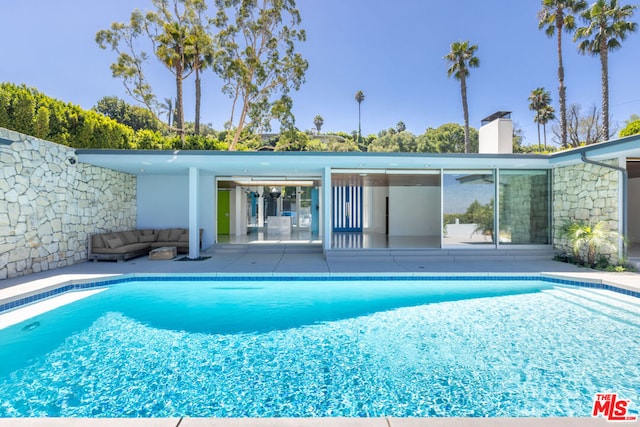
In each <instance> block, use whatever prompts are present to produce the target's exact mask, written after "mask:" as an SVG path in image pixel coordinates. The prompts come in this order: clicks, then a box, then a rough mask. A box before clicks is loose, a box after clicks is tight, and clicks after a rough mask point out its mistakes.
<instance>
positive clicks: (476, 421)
mask: <svg viewBox="0 0 640 427" xmlns="http://www.w3.org/2000/svg"><path fill="white" fill-rule="evenodd" d="M88 424H91V425H92V427H110V426H114V425H117V426H125V427H466V426H471V427H510V426H515V427H534V426H539V425H544V426H548V427H578V426H586V427H590V426H604V425H611V423H610V422H608V421H607V420H606V419H604V418H575V417H566V418H563V417H549V418H509V417H504V418H462V417H451V418H394V417H378V418H345V417H336V418H328V417H327V418H188V417H181V418H0V427H5V426H6V427H9V426H11V427H84V426H86V425H88Z"/></svg>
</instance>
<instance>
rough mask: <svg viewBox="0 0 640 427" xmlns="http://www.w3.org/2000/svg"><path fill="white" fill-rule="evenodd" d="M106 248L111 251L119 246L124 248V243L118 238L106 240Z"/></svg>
mask: <svg viewBox="0 0 640 427" xmlns="http://www.w3.org/2000/svg"><path fill="white" fill-rule="evenodd" d="M107 246H109V247H110V248H111V249H115V248H119V247H120V246H124V242H123V241H122V240H121V239H120V238H119V237H114V238H113V239H109V240H107Z"/></svg>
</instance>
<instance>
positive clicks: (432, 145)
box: [416, 123, 478, 153]
mask: <svg viewBox="0 0 640 427" xmlns="http://www.w3.org/2000/svg"><path fill="white" fill-rule="evenodd" d="M416 144H417V151H419V152H433V153H464V152H465V146H466V143H465V128H464V127H463V126H461V125H459V124H458V123H446V124H444V125H441V126H438V127H437V128H428V129H427V130H426V131H425V133H424V134H423V135H420V136H418V138H417V141H416ZM469 146H470V148H471V151H472V152H474V151H475V152H477V151H478V131H477V130H476V129H475V128H469Z"/></svg>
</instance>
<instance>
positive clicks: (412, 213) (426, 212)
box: [383, 187, 441, 236]
mask: <svg viewBox="0 0 640 427" xmlns="http://www.w3.org/2000/svg"><path fill="white" fill-rule="evenodd" d="M383 212H384V210H383ZM440 230H441V226H440V187H389V235H390V236H439V235H440Z"/></svg>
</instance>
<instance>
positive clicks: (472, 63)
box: [444, 41, 480, 153]
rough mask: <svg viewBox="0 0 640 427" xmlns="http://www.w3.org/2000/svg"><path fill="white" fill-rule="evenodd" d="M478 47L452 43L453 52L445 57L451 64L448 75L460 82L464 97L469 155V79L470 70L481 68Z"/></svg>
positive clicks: (466, 42) (465, 140) (465, 145)
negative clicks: (477, 52)
mask: <svg viewBox="0 0 640 427" xmlns="http://www.w3.org/2000/svg"><path fill="white" fill-rule="evenodd" d="M477 50H478V45H470V44H469V41H464V42H453V43H451V51H450V52H449V53H448V54H447V55H446V56H445V57H444V59H446V60H447V62H448V63H449V69H448V70H447V75H448V76H449V77H451V76H454V77H455V78H456V79H457V80H459V81H460V93H461V95H462V111H463V114H464V147H465V148H464V152H465V153H469V152H470V149H471V146H470V137H469V106H468V104H467V78H468V77H469V68H477V67H478V66H480V60H479V59H478V58H477V57H476V56H474V55H475V53H476V51H477Z"/></svg>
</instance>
